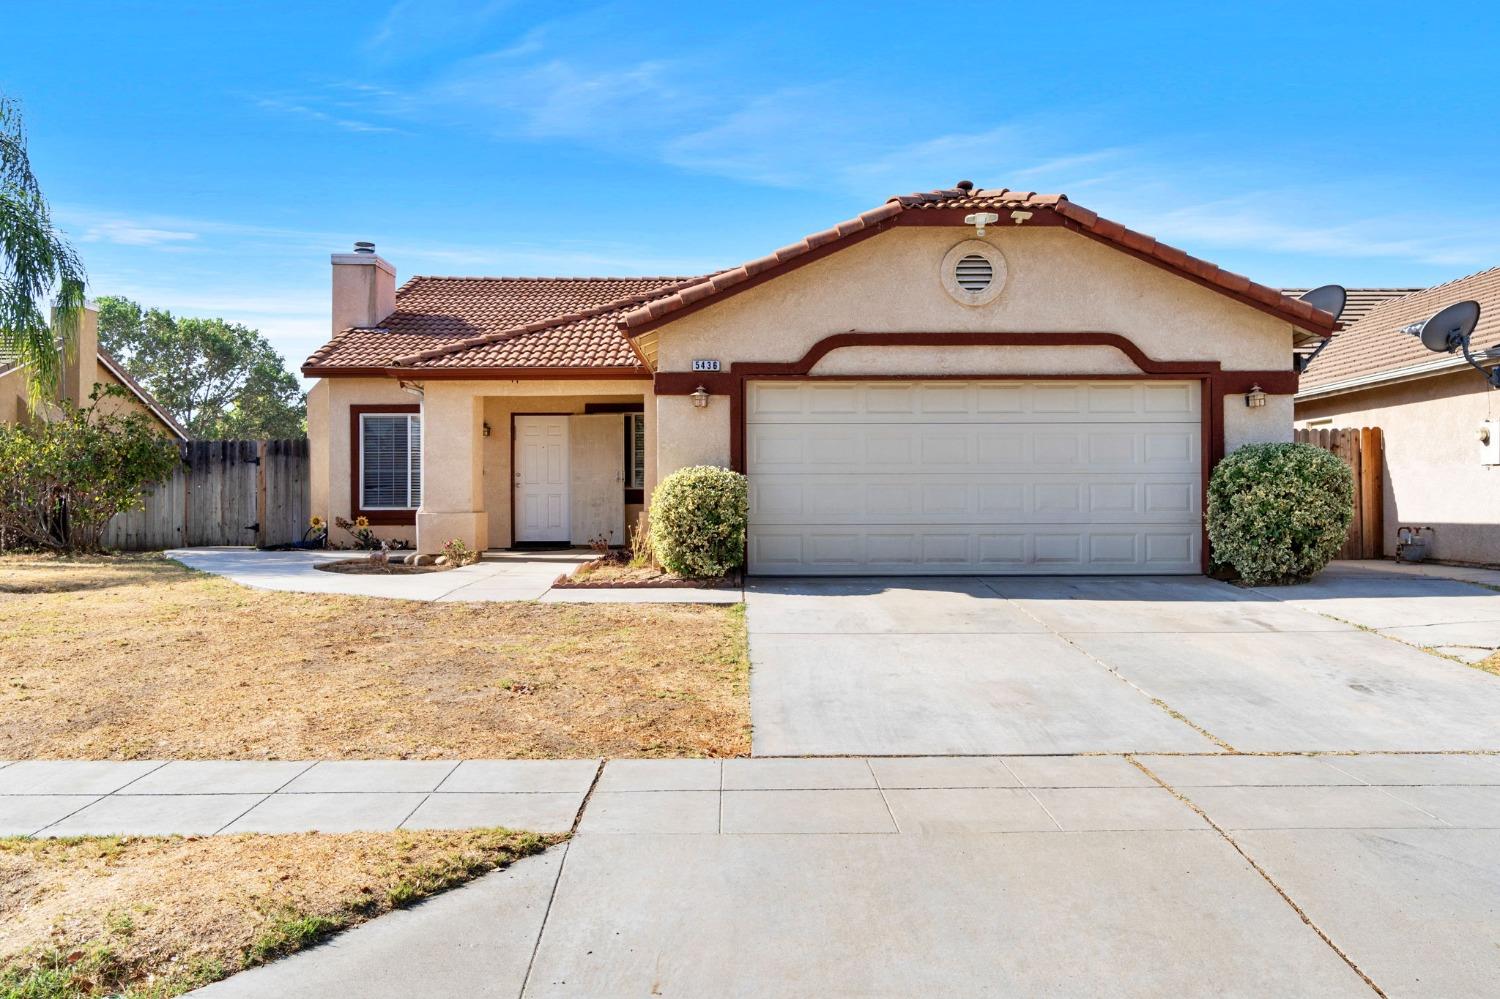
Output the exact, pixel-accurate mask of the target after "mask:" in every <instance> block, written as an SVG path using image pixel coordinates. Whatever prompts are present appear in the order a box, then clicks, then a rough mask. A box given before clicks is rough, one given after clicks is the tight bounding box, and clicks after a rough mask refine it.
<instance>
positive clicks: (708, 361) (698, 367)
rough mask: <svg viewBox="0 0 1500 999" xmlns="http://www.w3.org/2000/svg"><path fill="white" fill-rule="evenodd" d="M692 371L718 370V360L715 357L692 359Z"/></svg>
mask: <svg viewBox="0 0 1500 999" xmlns="http://www.w3.org/2000/svg"><path fill="white" fill-rule="evenodd" d="M693 370H694V371H718V370H719V362H718V360H717V359H715V358H707V357H699V358H696V359H694V361H693Z"/></svg>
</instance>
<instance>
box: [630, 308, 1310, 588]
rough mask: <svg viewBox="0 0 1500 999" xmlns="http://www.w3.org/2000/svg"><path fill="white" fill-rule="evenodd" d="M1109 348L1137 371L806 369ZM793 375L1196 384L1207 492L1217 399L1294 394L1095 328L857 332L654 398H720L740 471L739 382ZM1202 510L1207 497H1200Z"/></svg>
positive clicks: (661, 391)
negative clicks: (902, 350)
mask: <svg viewBox="0 0 1500 999" xmlns="http://www.w3.org/2000/svg"><path fill="white" fill-rule="evenodd" d="M911 346H929V347H976V346H978V347H1112V348H1114V349H1116V350H1118V351H1120V352H1121V353H1122V354H1124V355H1125V356H1126V357H1127V358H1129V359H1130V361H1131V363H1132V364H1134V365H1135V366H1136V368H1138V369H1139V372H1140V373H1138V374H1137V373H1130V374H1124V373H1121V372H1119V371H1111V372H1090V371H1069V372H1064V373H1055V374H1034V373H1028V374H1008V373H1005V372H993V371H972V372H964V373H961V374H960V373H949V374H942V375H932V374H923V373H917V372H911V373H903V374H836V375H819V374H814V373H813V368H814V367H815V366H816V365H817V363H818V362H819V361H821V360H822V359H823V358H825V357H827V356H828V355H829V354H831V353H832V352H834V351H837V350H840V349H843V348H848V347H911ZM774 378H796V379H800V380H820V381H838V380H848V379H857V380H861V381H869V380H875V379H882V380H893V381H894V380H913V379H920V380H938V379H944V378H952V379H966V380H971V381H972V380H985V381H1005V380H1008V379H1026V380H1039V379H1058V380H1124V381H1160V380H1171V381H1194V380H1196V381H1198V382H1199V384H1200V386H1201V391H1202V393H1203V395H1202V407H1201V414H1202V415H1201V420H1202V427H1201V429H1202V433H1201V440H1202V442H1203V443H1202V483H1203V489H1204V491H1205V494H1206V491H1207V489H1208V476H1209V472H1210V471H1211V470H1212V469H1213V466H1214V465H1215V464H1216V463H1217V462H1218V461H1219V459H1220V458H1222V457H1223V456H1224V440H1225V437H1224V400H1225V398H1226V397H1227V396H1230V395H1233V394H1236V393H1243V392H1248V391H1249V390H1250V388H1251V386H1253V385H1258V386H1259V387H1260V388H1261V389H1262V390H1263V391H1265V392H1266V393H1267V394H1270V395H1285V396H1290V395H1293V394H1295V393H1296V391H1297V374H1296V372H1294V371H1278V370H1247V371H1239V370H1236V371H1225V370H1223V366H1222V365H1221V364H1220V363H1219V362H1218V361H1207V360H1203V361H1198V360H1195V361H1159V360H1156V359H1155V358H1152V357H1150V356H1148V355H1147V354H1146V352H1145V351H1144V350H1142V349H1141V348H1140V347H1139V346H1138V345H1137V344H1136V343H1134V342H1133V341H1132V340H1131V339H1130V338H1129V337H1126V336H1124V335H1122V334H1119V333H1110V332H1102V331H1078V332H1072V333H1058V332H1024V333H1023V332H993V333H930V332H909V333H864V332H858V331H850V332H848V333H836V334H833V335H832V336H828V337H824V338H823V339H821V340H819V341H818V342H816V343H815V344H813V345H812V347H811V348H809V349H808V351H807V352H806V353H805V354H803V355H802V357H800V358H798V359H797V360H795V361H789V362H756V361H736V362H734V363H733V364H731V365H730V369H729V370H728V371H727V372H657V374H656V377H655V393H656V395H658V396H663V395H689V394H691V393H692V392H694V391H696V390H697V389H698V388H699V387H700V386H702V387H703V388H706V389H707V390H708V391H709V393H710V394H711V395H717V396H724V397H727V399H728V401H729V434H730V439H729V453H730V467H731V468H733V469H734V470H735V471H738V472H744V471H745V470H746V462H745V383H746V382H747V381H751V380H759V379H774ZM1204 502H1205V509H1206V503H1207V497H1206V495H1205V496H1204ZM1204 532H1205V536H1204V544H1203V546H1202V552H1203V568H1204V570H1205V571H1207V569H1208V566H1209V562H1208V560H1209V547H1208V543H1207V528H1206V526H1205V529H1204Z"/></svg>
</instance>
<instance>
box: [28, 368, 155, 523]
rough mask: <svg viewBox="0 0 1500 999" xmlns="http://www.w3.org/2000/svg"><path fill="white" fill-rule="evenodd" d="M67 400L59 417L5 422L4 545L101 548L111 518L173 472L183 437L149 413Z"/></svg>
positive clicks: (114, 391)
mask: <svg viewBox="0 0 1500 999" xmlns="http://www.w3.org/2000/svg"><path fill="white" fill-rule="evenodd" d="M105 395H124V389H122V388H120V387H119V386H111V387H110V388H108V389H102V390H101V389H96V390H95V391H94V393H93V395H92V396H91V397H90V400H91V401H90V404H89V405H88V406H85V407H81V408H80V407H78V406H74V405H73V404H72V403H69V402H64V403H62V404H61V411H60V415H59V418H58V419H55V420H32V421H29V422H26V423H19V424H8V425H7V424H0V547H4V546H6V545H10V546H20V547H27V548H40V549H44V550H48V551H56V552H96V551H98V550H99V546H100V542H101V540H102V538H103V536H104V529H105V527H106V526H108V524H109V519H110V518H111V517H113V516H114V515H115V514H117V513H120V512H121V511H125V510H132V509H136V508H138V507H139V506H140V505H141V502H142V494H143V493H144V491H145V489H146V487H148V486H150V485H152V484H153V483H156V482H161V481H162V480H164V479H166V478H167V477H168V476H170V475H171V474H172V471H173V469H175V468H176V467H177V463H178V461H179V460H180V458H179V456H178V452H177V445H176V444H174V443H173V442H172V441H170V440H168V439H166V438H165V437H163V436H162V434H161V431H160V430H158V429H157V427H156V426H155V425H154V424H153V423H152V421H151V420H149V419H148V418H147V417H146V416H145V415H144V414H142V413H138V412H129V413H125V414H109V413H105V412H101V411H100V410H99V408H98V401H99V399H101V398H103V397H104V396H105Z"/></svg>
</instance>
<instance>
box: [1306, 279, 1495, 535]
mask: <svg viewBox="0 0 1500 999" xmlns="http://www.w3.org/2000/svg"><path fill="white" fill-rule="evenodd" d="M1393 292H1395V290H1393ZM1367 294H1368V293H1367ZM1351 300H1352V297H1351ZM1465 300H1473V301H1476V302H1478V303H1479V306H1480V314H1479V325H1478V326H1477V327H1476V328H1475V330H1474V334H1473V337H1472V342H1473V350H1474V354H1475V356H1476V358H1478V359H1480V361H1481V363H1482V364H1483V365H1484V366H1485V367H1487V368H1493V367H1494V366H1495V365H1496V364H1500V267H1497V268H1493V269H1491V270H1487V271H1483V272H1481V273H1479V274H1474V275H1471V276H1469V277H1466V278H1460V279H1459V280H1457V281H1449V282H1447V283H1446V284H1440V285H1437V286H1435V287H1432V288H1425V289H1416V288H1409V289H1400V290H1399V293H1391V294H1387V295H1386V297H1385V298H1384V300H1383V301H1380V302H1379V303H1378V304H1376V305H1375V306H1374V307H1372V308H1370V309H1368V310H1367V311H1366V312H1364V313H1363V315H1361V316H1357V317H1355V318H1354V320H1353V321H1352V322H1351V321H1349V319H1350V317H1349V316H1348V315H1347V313H1346V315H1345V317H1344V318H1345V328H1344V330H1343V331H1342V332H1341V333H1339V334H1338V335H1337V336H1335V337H1334V338H1333V340H1332V341H1331V342H1330V343H1329V344H1328V346H1327V348H1326V349H1324V350H1323V351H1322V352H1321V353H1320V354H1319V355H1318V357H1317V358H1316V359H1315V360H1314V361H1313V362H1312V363H1311V364H1310V365H1309V366H1308V369H1307V371H1306V372H1305V373H1304V374H1303V375H1302V385H1301V388H1300V390H1299V391H1298V393H1297V395H1296V397H1295V406H1296V420H1297V426H1298V427H1329V428H1334V429H1344V428H1351V427H1379V428H1380V430H1381V433H1382V436H1383V438H1384V441H1385V455H1384V459H1385V483H1384V489H1385V497H1384V510H1385V512H1384V521H1385V522H1384V525H1383V534H1384V540H1385V550H1386V551H1388V552H1394V551H1395V550H1396V531H1397V530H1398V529H1399V528H1400V527H1402V526H1407V527H1426V528H1430V529H1431V533H1430V540H1429V544H1428V554H1429V555H1430V557H1432V558H1435V559H1442V560H1443V561H1449V562H1473V563H1480V564H1500V464H1494V463H1493V461H1494V458H1495V455H1496V451H1495V450H1493V449H1490V450H1488V451H1487V450H1486V448H1485V447H1484V444H1483V441H1481V440H1480V434H1481V431H1483V432H1485V433H1487V434H1489V435H1490V436H1492V437H1493V436H1495V435H1497V434H1500V391H1496V390H1495V389H1492V388H1491V387H1490V386H1489V384H1488V383H1487V382H1486V381H1485V380H1484V378H1483V377H1482V376H1480V374H1479V373H1478V372H1477V371H1475V370H1474V369H1473V368H1472V367H1470V366H1469V365H1468V363H1467V362H1465V360H1464V358H1463V355H1462V354H1434V353H1432V352H1431V351H1429V350H1427V349H1426V348H1425V347H1423V346H1422V344H1421V342H1420V341H1418V340H1417V339H1416V338H1415V337H1412V336H1408V335H1407V334H1405V333H1403V332H1401V330H1402V328H1403V327H1405V326H1407V325H1408V324H1410V323H1417V322H1421V321H1423V320H1425V319H1427V318H1428V317H1429V316H1431V315H1433V314H1434V313H1436V312H1437V311H1438V310H1440V309H1442V308H1444V307H1446V306H1449V305H1452V304H1454V303H1455V302H1462V301H1465ZM1486 421H1489V422H1488V423H1486Z"/></svg>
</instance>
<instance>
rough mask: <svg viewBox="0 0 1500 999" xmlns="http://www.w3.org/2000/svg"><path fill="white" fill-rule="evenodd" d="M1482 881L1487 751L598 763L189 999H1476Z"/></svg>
mask: <svg viewBox="0 0 1500 999" xmlns="http://www.w3.org/2000/svg"><path fill="white" fill-rule="evenodd" d="M1137 764H1138V765H1137ZM0 773H3V771H0ZM1497 858H1500V757H1495V756H1476V755H1466V756H1457V755H1390V754H1375V755H1363V756H1320V757H1312V756H1295V757H1285V756H1262V757H1250V756H1230V755H1218V756H1158V757H1140V758H1138V759H1137V760H1136V761H1135V762H1132V761H1131V760H1128V759H1124V758H1120V757H1016V758H1004V759H998V758H987V759H979V758H972V759H961V758H929V759H911V758H907V759H871V760H859V759H840V760H727V761H723V762H722V763H719V762H717V761H704V760H688V761H676V760H666V761H613V762H611V763H609V764H607V765H606V766H605V768H604V772H603V775H602V777H601V778H600V780H599V783H598V785H597V787H596V789H595V791H594V793H593V795H592V796H591V797H590V799H589V801H588V803H587V805H586V807H585V810H584V815H583V819H582V822H581V824H580V826H579V830H578V834H577V835H576V836H575V837H574V838H573V839H572V840H571V841H570V842H569V843H568V844H566V845H565V846H563V847H559V848H557V849H554V850H553V851H551V852H549V853H548V854H547V855H544V856H542V857H538V858H532V859H529V860H526V861H522V862H521V863H519V864H517V865H516V866H515V867H513V868H511V869H510V870H508V871H504V872H500V873H497V874H494V875H490V876H488V877H486V878H483V879H481V880H479V881H478V882H475V883H474V884H472V885H470V886H468V887H465V888H462V889H459V890H457V891H454V892H450V893H448V894H447V895H444V896H441V897H439V898H437V899H434V900H432V901H431V902H428V903H426V904H423V905H421V906H419V907H417V908H415V909H413V910H411V911H409V912H404V913H400V914H397V915H394V916H390V917H385V918H382V919H379V920H376V921H375V922H373V923H371V924H369V925H367V926H365V927H362V928H359V929H356V930H354V931H352V932H350V933H347V934H344V935H342V936H340V937H337V938H335V939H334V940H333V941H332V942H330V943H329V944H327V945H324V946H322V947H319V948H316V949H315V950H312V951H310V952H307V953H305V954H302V955H298V956H295V957H292V958H289V959H287V960H285V961H282V962H278V963H276V964H273V965H270V966H268V967H265V968H261V969H257V970H254V971H250V972H247V973H245V974H242V975H239V976H237V977H235V978H233V979H230V980H228V981H226V982H223V983H220V984H219V985H216V986H212V987H210V988H209V989H206V990H204V991H203V994H205V995H208V996H215V997H232V996H266V997H270V996H276V997H297V996H308V997H312V996H319V997H342V996H350V997H354V996H359V997H369V996H395V995H400V996H434V997H436V996H456V995H462V996H507V997H514V996H564V995H567V996H590V997H613V996H622V997H624V996H645V995H661V996H688V997H696V996H716V997H719V996H746V997H749V996H755V997H763V996H764V997H781V996H786V997H794V996H795V997H801V996H809V995H817V996H929V995H943V996H947V995H963V996H1009V995H1043V994H1045V995H1070V996H1141V997H1159V996H1162V995H1203V994H1207V993H1212V994H1215V995H1221V996H1247V997H1248V996H1255V997H1260V996H1267V995H1276V996H1316V997H1320V999H1321V997H1329V996H1370V995H1374V994H1376V992H1375V989H1374V988H1372V984H1371V983H1373V985H1374V986H1376V987H1378V988H1379V989H1380V990H1382V992H1383V994H1385V995H1389V996H1409V995H1412V996H1454V995H1480V994H1487V992H1488V991H1489V990H1490V989H1491V988H1492V986H1493V982H1494V981H1496V980H1497V976H1500V947H1497V944H1500V912H1497V910H1496V908H1495V905H1494V899H1495V898H1496V897H1500V859H1497ZM1304 914H1305V916H1306V921H1304V918H1303V915H1304Z"/></svg>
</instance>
